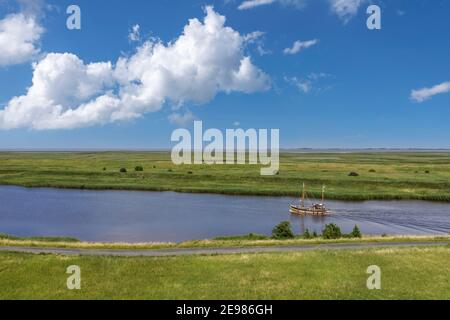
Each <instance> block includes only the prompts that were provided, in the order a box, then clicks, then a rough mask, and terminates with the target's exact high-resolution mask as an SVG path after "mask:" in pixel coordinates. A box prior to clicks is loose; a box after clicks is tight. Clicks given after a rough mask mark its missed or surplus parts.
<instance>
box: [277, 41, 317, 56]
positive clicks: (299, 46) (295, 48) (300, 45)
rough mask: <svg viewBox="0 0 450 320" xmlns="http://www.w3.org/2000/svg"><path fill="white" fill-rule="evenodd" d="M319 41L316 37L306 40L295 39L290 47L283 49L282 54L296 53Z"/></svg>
mask: <svg viewBox="0 0 450 320" xmlns="http://www.w3.org/2000/svg"><path fill="white" fill-rule="evenodd" d="M317 43H319V40H318V39H314V40H308V41H295V42H294V44H293V45H292V47H291V48H286V49H284V54H297V53H299V52H300V51H302V50H304V49H308V48H310V47H312V46H314V45H316V44H317Z"/></svg>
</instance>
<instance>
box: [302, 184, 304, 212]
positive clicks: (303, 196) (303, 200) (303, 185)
mask: <svg viewBox="0 0 450 320" xmlns="http://www.w3.org/2000/svg"><path fill="white" fill-rule="evenodd" d="M302 208H305V183H304V182H303V189H302Z"/></svg>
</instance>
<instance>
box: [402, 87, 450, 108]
mask: <svg viewBox="0 0 450 320" xmlns="http://www.w3.org/2000/svg"><path fill="white" fill-rule="evenodd" d="M447 92H450V82H443V83H441V84H438V85H436V86H434V87H431V88H422V89H418V90H412V91H411V99H412V100H413V101H415V102H418V103H421V102H424V101H426V100H428V99H431V98H432V97H433V96H435V95H437V94H442V93H447Z"/></svg>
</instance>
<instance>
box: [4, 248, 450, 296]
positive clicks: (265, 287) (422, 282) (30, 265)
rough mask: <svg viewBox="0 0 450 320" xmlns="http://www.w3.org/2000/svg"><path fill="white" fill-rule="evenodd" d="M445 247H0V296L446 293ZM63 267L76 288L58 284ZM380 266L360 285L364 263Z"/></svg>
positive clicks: (448, 257)
mask: <svg viewBox="0 0 450 320" xmlns="http://www.w3.org/2000/svg"><path fill="white" fill-rule="evenodd" d="M448 261H450V247H434V248H389V249H371V250H357V251H308V252H295V253H264V254H239V255H238V254H237V255H218V256H183V257H163V258H144V257H134V258H120V257H92V256H70V257H69V256H58V255H31V254H19V253H0V288H2V290H0V299H450V291H449V290H448V288H449V287H450V269H449V268H448ZM70 265H78V266H80V268H81V290H80V291H77V290H75V291H70V290H68V289H67V287H66V280H67V277H68V275H67V274H66V269H67V267H68V266H70ZM370 265H378V266H380V267H381V270H382V290H368V289H367V287H366V281H367V278H368V277H369V275H368V274H367V273H366V270H367V267H368V266H370Z"/></svg>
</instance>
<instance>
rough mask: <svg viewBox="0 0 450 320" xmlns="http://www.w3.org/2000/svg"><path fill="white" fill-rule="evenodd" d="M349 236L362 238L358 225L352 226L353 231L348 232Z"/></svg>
mask: <svg viewBox="0 0 450 320" xmlns="http://www.w3.org/2000/svg"><path fill="white" fill-rule="evenodd" d="M350 237H351V238H362V234H361V230H359V228H358V226H355V227H354V228H353V231H352V232H351V233H350Z"/></svg>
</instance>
